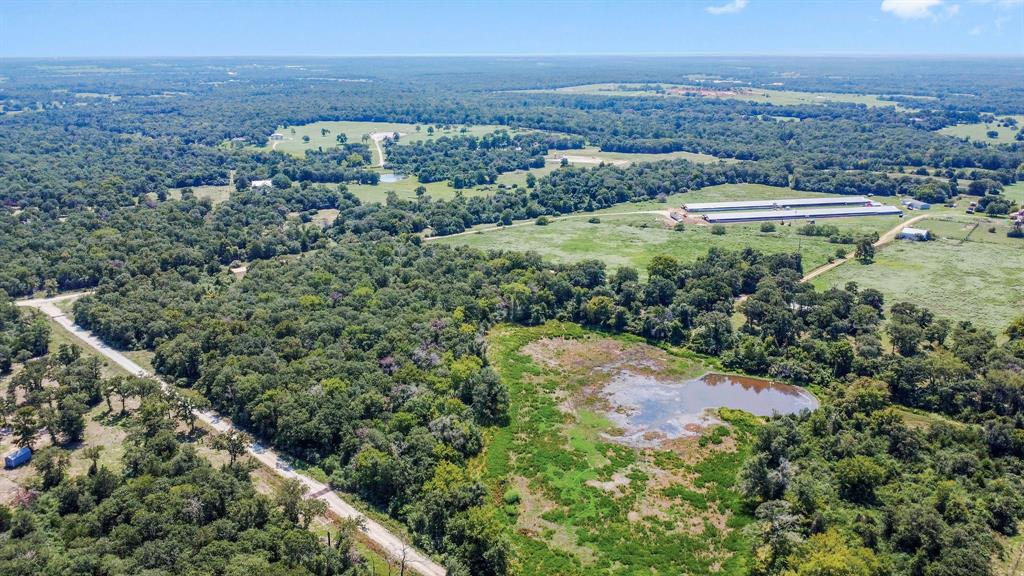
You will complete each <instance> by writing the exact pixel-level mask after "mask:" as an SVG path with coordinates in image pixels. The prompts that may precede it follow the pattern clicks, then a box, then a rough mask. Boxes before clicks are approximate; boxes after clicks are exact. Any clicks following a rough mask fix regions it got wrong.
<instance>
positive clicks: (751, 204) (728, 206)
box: [683, 196, 871, 212]
mask: <svg viewBox="0 0 1024 576" xmlns="http://www.w3.org/2000/svg"><path fill="white" fill-rule="evenodd" d="M869 204H871V200H869V199H867V198H865V197H864V196H836V197H831V198H786V199H783V200H742V201H739V202H691V203H688V204H683V209H684V210H686V211H687V212H729V211H735V210H778V209H787V208H803V207H809V206H868V205H869Z"/></svg>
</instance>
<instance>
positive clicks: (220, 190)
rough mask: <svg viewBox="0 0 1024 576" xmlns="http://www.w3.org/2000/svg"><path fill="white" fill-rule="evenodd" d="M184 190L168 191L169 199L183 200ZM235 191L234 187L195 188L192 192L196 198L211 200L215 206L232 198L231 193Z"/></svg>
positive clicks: (172, 189)
mask: <svg viewBox="0 0 1024 576" xmlns="http://www.w3.org/2000/svg"><path fill="white" fill-rule="evenodd" d="M181 191H182V188H171V189H170V190H168V191H167V197H168V198H170V199H172V200H181ZM233 191H234V187H232V186H193V187H192V192H193V193H195V195H196V198H199V199H200V200H202V199H203V198H209V199H210V202H213V203H214V204H220V203H221V202H224V201H225V200H227V199H228V197H230V196H231V192H233Z"/></svg>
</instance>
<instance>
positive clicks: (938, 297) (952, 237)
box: [814, 215, 1024, 331]
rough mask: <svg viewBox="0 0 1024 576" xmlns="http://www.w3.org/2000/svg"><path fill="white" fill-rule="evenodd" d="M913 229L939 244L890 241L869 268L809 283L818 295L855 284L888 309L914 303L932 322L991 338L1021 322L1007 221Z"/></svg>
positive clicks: (1021, 260)
mask: <svg viewBox="0 0 1024 576" xmlns="http://www.w3.org/2000/svg"><path fill="white" fill-rule="evenodd" d="M975 224H977V226H975ZM915 226H916V227H920V228H927V229H929V230H932V231H933V232H934V233H935V234H937V235H938V236H939V239H938V240H936V241H933V242H910V241H899V240H897V241H895V242H893V243H892V244H889V245H888V246H885V247H883V248H881V249H880V250H878V252H877V254H876V256H875V261H874V263H872V264H869V265H863V264H860V263H858V262H856V261H851V262H847V263H846V264H844V265H842V266H839V267H837V268H836V269H834V270H831V271H829V272H827V273H826V274H823V275H821V276H820V277H818V278H816V279H815V280H814V284H815V285H816V286H817V287H818V288H819V289H823V288H829V287H832V286H843V285H845V284H846V283H847V282H856V283H857V284H858V285H859V286H860V287H861V288H876V289H878V290H881V291H882V292H883V293H884V294H885V296H886V303H887V304H892V303H893V302H900V301H908V302H913V303H915V304H919V305H922V306H926V307H927V308H929V309H931V310H932V311H933V312H934V313H935V314H936V315H937V316H944V317H947V318H952V319H955V320H970V321H971V322H974V323H975V324H978V325H980V326H984V327H987V328H991V329H992V330H996V331H1001V330H1003V329H1004V328H1005V327H1006V325H1007V324H1009V322H1010V321H1011V320H1012V319H1013V318H1015V317H1017V316H1019V315H1020V311H1021V309H1022V307H1024V240H1021V239H1014V238H1008V237H1007V236H1006V232H1007V230H1008V229H1009V223H1008V221H1007V220H996V219H993V220H988V219H985V218H970V217H967V216H966V215H965V216H955V217H944V219H943V220H939V219H932V218H929V219H926V220H924V221H922V222H919V223H918V224H916V225H915ZM993 227H994V228H995V231H994V232H990V231H989V230H990V229H991V228H993ZM965 238H966V240H965Z"/></svg>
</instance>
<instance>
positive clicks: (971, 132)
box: [939, 115, 1024, 144]
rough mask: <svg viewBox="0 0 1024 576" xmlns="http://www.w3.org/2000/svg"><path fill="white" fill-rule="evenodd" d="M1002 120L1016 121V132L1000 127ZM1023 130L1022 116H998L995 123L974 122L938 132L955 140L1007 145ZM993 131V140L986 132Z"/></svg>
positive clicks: (1023, 120)
mask: <svg viewBox="0 0 1024 576" xmlns="http://www.w3.org/2000/svg"><path fill="white" fill-rule="evenodd" d="M1003 118H1015V119H1016V120H1017V126H1016V128H1017V129H1016V130H1014V129H1012V128H1008V127H1006V126H1001V124H1002V122H1000V120H1001V119H1003ZM1022 128H1024V115H1018V116H998V117H996V121H995V122H975V123H973V124H957V125H956V126H947V127H945V128H943V129H941V130H939V133H940V134H945V135H947V136H955V137H957V138H970V139H971V140H972V141H974V142H986V143H990V144H1009V143H1011V142H1015V141H1016V140H1014V139H1015V138H1016V137H1017V134H1018V133H1019V132H1020V130H1021V129H1022ZM989 130H994V131H995V132H996V133H997V136H996V137H995V138H989V137H988V135H987V134H986V132H988V131H989Z"/></svg>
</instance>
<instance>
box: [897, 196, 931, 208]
mask: <svg viewBox="0 0 1024 576" xmlns="http://www.w3.org/2000/svg"><path fill="white" fill-rule="evenodd" d="M903 205H904V206H906V207H907V209H908V210H931V208H932V205H931V204H929V203H927V202H921V201H920V200H914V199H912V198H908V199H906V200H904V201H903Z"/></svg>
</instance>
